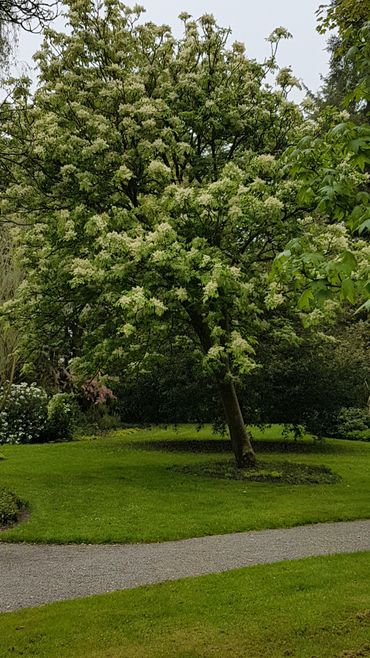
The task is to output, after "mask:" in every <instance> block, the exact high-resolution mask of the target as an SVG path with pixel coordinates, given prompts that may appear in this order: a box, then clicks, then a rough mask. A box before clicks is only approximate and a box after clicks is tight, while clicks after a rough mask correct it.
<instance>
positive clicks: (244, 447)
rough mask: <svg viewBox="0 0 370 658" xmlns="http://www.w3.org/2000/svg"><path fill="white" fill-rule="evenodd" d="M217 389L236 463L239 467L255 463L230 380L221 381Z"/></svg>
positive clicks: (254, 456)
mask: <svg viewBox="0 0 370 658" xmlns="http://www.w3.org/2000/svg"><path fill="white" fill-rule="evenodd" d="M218 389H219V392H220V397H221V401H222V406H223V408H224V413H225V420H226V423H227V426H228V429H229V434H230V439H231V445H232V449H233V452H234V455H235V459H236V463H237V465H238V467H239V468H243V467H246V466H252V465H254V464H255V463H256V455H255V452H254V450H253V448H252V444H251V440H250V436H249V433H248V431H247V428H246V427H245V424H244V420H243V416H242V412H241V410H240V405H239V400H238V396H237V394H236V391H235V386H234V384H233V382H232V381H223V382H221V383H220V384H219V385H218Z"/></svg>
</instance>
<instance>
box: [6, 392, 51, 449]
mask: <svg viewBox="0 0 370 658" xmlns="http://www.w3.org/2000/svg"><path fill="white" fill-rule="evenodd" d="M47 402H48V399H47V394H46V393H45V391H44V390H43V389H42V388H39V387H38V386H36V384H26V383H25V382H23V383H22V384H11V385H5V386H3V387H1V388H0V443H31V442H33V441H38V440H40V438H41V437H42V436H43V433H44V431H45V428H46V423H47Z"/></svg>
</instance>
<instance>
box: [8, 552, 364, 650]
mask: <svg viewBox="0 0 370 658" xmlns="http://www.w3.org/2000/svg"><path fill="white" fill-rule="evenodd" d="M369 569H370V555H369V554H368V553H363V554H353V555H338V556H330V557H322V558H310V559H306V560H300V561H297V562H285V563H279V564H273V565H265V566H255V567H249V568H248V569H241V570H238V571H232V572H228V573H224V574H218V575H212V576H202V577H198V578H191V579H186V580H181V581H177V582H171V583H164V584H161V585H155V586H151V587H141V588H139V589H136V590H127V591H123V592H115V593H113V594H106V595H103V596H95V597H91V598H87V599H80V600H77V601H68V602H63V603H55V604H52V605H48V606H43V607H41V608H34V609H28V610H20V611H18V612H15V613H4V614H2V615H0V655H1V657H2V658H10V657H12V658H13V657H14V656H27V657H30V656H37V658H60V657H61V656H66V657H67V656H68V657H71V658H72V657H73V658H85V657H86V656H89V658H98V657H99V658H172V657H173V658H174V657H177V658H180V657H181V658H211V657H214V656H218V657H220V658H226V657H227V658H283V657H286V656H289V657H293V658H344V657H347V658H355V657H357V656H362V657H364V656H370V609H369V608H370V580H369V578H368V575H369Z"/></svg>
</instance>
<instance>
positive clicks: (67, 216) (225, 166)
mask: <svg viewBox="0 0 370 658" xmlns="http://www.w3.org/2000/svg"><path fill="white" fill-rule="evenodd" d="M69 4H70V13H69V21H70V27H71V33H70V34H69V35H66V34H58V33H55V32H53V31H52V30H47V31H46V38H45V41H44V44H43V47H42V49H41V51H40V53H39V54H38V61H39V64H40V69H41V79H40V85H39V88H38V90H37V92H36V94H35V97H34V98H33V99H31V100H30V98H29V92H28V91H27V88H26V86H25V85H24V83H22V82H21V83H19V86H18V88H17V106H18V110H19V113H18V114H17V116H18V117H19V120H18V121H17V122H16V123H14V122H10V123H9V127H8V131H9V134H11V135H12V148H13V152H14V150H15V151H17V148H18V153H19V154H20V155H19V157H17V161H16V162H15V163H14V164H13V165H12V176H13V180H14V184H13V185H12V186H11V187H10V188H9V189H8V192H7V193H6V194H5V195H4V197H3V204H2V208H3V210H2V212H3V213H8V214H9V215H10V216H11V217H12V218H13V219H14V220H16V221H17V222H18V223H22V221H23V223H24V224H25V226H24V227H23V228H22V229H21V230H20V233H19V244H20V251H19V253H20V256H21V259H22V264H23V268H24V269H25V270H26V271H27V277H26V279H25V281H24V282H23V283H22V285H21V286H20V289H19V293H18V300H17V301H16V303H15V305H14V304H13V305H12V306H11V309H12V311H15V314H16V318H17V322H18V325H19V326H20V327H21V329H22V336H23V337H24V345H23V352H24V356H25V358H26V359H27V357H28V362H29V363H30V364H32V363H33V364H36V365H37V363H40V360H42V359H45V358H46V359H47V360H48V361H49V362H54V363H58V362H60V360H61V359H64V360H65V361H67V362H68V365H69V367H72V368H73V369H74V370H75V371H76V372H80V373H81V375H82V376H83V377H85V378H86V377H87V376H93V375H94V373H98V372H104V373H107V374H109V375H110V376H112V375H115V376H120V377H121V378H126V377H128V376H129V375H130V374H132V373H134V372H137V371H139V370H145V369H148V368H150V366H151V363H152V361H153V359H155V358H156V355H158V354H160V353H161V350H163V349H164V347H163V346H167V345H168V344H169V343H170V344H171V343H172V344H176V345H177V346H179V345H181V346H182V347H184V348H187V349H189V350H192V351H193V354H194V355H196V356H197V358H199V361H200V362H201V363H202V367H203V368H204V369H205V371H206V372H207V373H208V374H209V377H210V378H212V380H213V381H214V384H215V386H216V388H217V390H218V392H219V395H220V398H221V401H222V405H223V409H224V412H225V420H226V423H227V425H228V428H229V433H230V437H231V443H232V447H233V451H234V454H235V457H236V460H237V463H238V465H239V466H243V465H245V464H248V463H251V462H252V463H253V462H254V460H255V455H254V452H253V449H252V446H251V443H250V438H249V435H248V432H247V430H246V428H245V424H244V420H243V417H242V414H241V410H240V406H239V402H238V397H237V393H236V388H235V381H236V379H237V377H238V375H240V374H241V373H249V372H251V371H252V370H253V369H254V368H256V367H258V363H256V360H255V350H254V346H255V344H256V341H257V340H258V336H259V334H260V333H261V331H263V329H264V327H266V313H267V314H268V313H269V312H272V311H271V309H275V308H276V307H279V306H281V305H282V304H283V303H284V301H285V300H286V299H287V298H288V296H289V295H290V294H292V295H295V294H296V290H295V288H296V287H297V286H294V288H293V289H290V287H289V282H288V281H285V282H284V284H280V283H279V276H277V277H276V276H275V279H274V280H273V279H271V278H270V270H271V263H272V262H273V261H274V259H275V257H276V256H277V254H278V253H279V252H281V251H282V250H283V249H284V246H285V245H286V244H287V242H288V241H289V240H293V239H294V238H295V237H297V236H301V237H302V236H305V235H307V240H311V241H312V239H313V238H312V237H311V233H312V231H311V224H312V219H311V220H310V221H306V222H305V221H302V213H301V211H300V210H299V207H298V204H297V189H298V183H295V182H292V181H291V180H289V179H287V176H286V169H284V167H283V166H282V165H283V164H284V163H285V160H284V152H285V151H286V149H287V147H288V146H289V145H290V144H291V143H292V141H293V140H296V138H297V136H299V135H300V134H301V131H302V117H301V115H300V113H299V111H298V109H297V107H296V106H294V105H293V104H292V103H291V102H289V101H288V100H287V90H288V89H289V87H290V86H291V85H292V84H294V83H295V81H294V79H293V78H292V76H291V75H290V72H289V70H287V69H285V70H283V71H280V72H279V73H278V85H280V86H278V88H277V89H276V90H273V89H272V88H271V87H269V86H268V85H267V84H266V83H265V82H264V80H265V76H266V72H267V65H258V64H257V63H256V62H254V61H251V60H248V59H247V58H246V56H245V53H244V48H243V46H242V45H241V44H239V43H235V44H233V46H231V47H228V43H227V42H228V37H229V32H228V31H227V30H224V29H221V28H219V27H218V26H217V25H216V23H215V20H214V18H213V17H212V16H208V15H206V16H203V17H202V18H201V19H200V20H199V21H194V20H192V19H191V17H190V16H189V15H187V14H183V15H182V16H181V18H182V21H183V25H184V35H183V37H182V38H181V39H179V40H176V39H175V38H174V37H173V35H172V33H171V31H170V29H169V28H168V27H166V26H161V27H158V26H155V25H153V24H151V23H149V24H143V23H142V22H141V21H140V20H139V18H140V15H141V9H140V8H134V9H133V10H130V9H128V8H127V7H125V6H123V5H121V3H120V2H118V0H105V1H104V2H103V3H102V4H101V5H100V6H99V7H98V9H96V8H95V5H94V3H93V2H91V1H90V0H70V3H69ZM284 34H285V33H284V30H282V29H281V28H280V29H278V30H277V31H276V32H275V33H274V34H273V35H272V37H271V42H272V44H273V46H274V45H275V44H276V42H277V41H278V40H279V39H280V38H281V37H282V36H284ZM270 65H271V62H270ZM302 134H303V133H302ZM24 218H26V220H25V219H24ZM314 222H315V226H316V233H315V239H319V238H320V239H321V240H323V239H324V238H323V237H322V236H323V235H326V234H327V233H326V227H325V222H322V221H321V219H320V216H319V215H318V214H317V215H316V216H315V219H314ZM318 236H319V237H318ZM337 242H338V241H337ZM337 242H336V241H335V240H334V241H332V242H328V243H327V244H326V245H325V249H326V251H327V252H328V253H329V252H330V253H331V254H332V255H333V256H334V255H335V253H336V250H337V247H338V244H337ZM340 248H342V245H341V247H340ZM275 272H276V270H275ZM282 278H284V277H282Z"/></svg>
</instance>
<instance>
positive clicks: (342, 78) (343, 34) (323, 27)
mask: <svg viewBox="0 0 370 658" xmlns="http://www.w3.org/2000/svg"><path fill="white" fill-rule="evenodd" d="M369 16H370V3H369V2H368V0H361V2H358V1H357V0H332V2H331V3H330V4H329V5H322V6H321V7H320V9H319V12H318V17H319V22H318V31H319V32H321V33H325V32H326V31H327V30H328V29H334V30H335V34H333V35H332V36H330V38H329V41H328V51H329V53H330V64H329V73H328V75H327V76H326V78H325V80H324V86H323V89H322V92H321V98H322V100H323V101H324V102H325V104H328V105H331V106H334V107H340V108H343V107H344V106H346V107H347V109H348V110H349V111H350V113H351V116H352V117H353V118H354V119H355V120H356V121H358V122H359V121H363V120H366V116H367V113H368V110H369V106H368V102H369V99H368V98H367V99H366V96H367V93H368V91H367V90H368V89H369V76H370V57H369V50H368V49H369ZM359 58H361V60H362V64H361V66H358V60H359ZM360 94H361V96H363V98H364V101H365V102H363V103H361V102H359V101H361V100H362V99H361V98H360V97H359V96H360Z"/></svg>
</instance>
